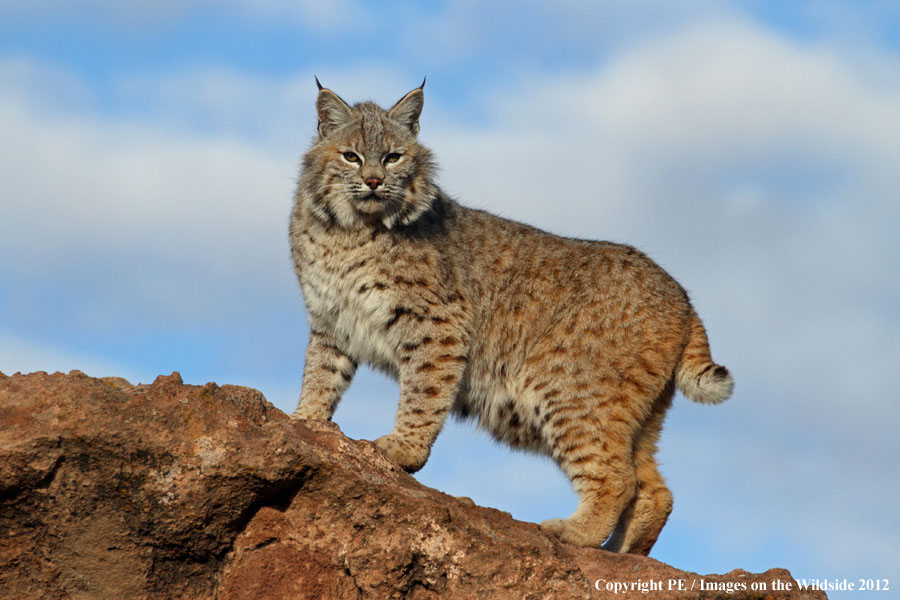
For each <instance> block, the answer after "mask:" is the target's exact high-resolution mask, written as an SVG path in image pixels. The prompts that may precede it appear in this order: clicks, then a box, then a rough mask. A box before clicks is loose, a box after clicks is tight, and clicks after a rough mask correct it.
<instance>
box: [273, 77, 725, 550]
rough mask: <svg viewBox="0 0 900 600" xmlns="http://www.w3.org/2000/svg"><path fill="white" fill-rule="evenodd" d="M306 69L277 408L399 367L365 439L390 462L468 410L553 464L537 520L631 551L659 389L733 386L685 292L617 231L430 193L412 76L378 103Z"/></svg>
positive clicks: (320, 401)
mask: <svg viewBox="0 0 900 600" xmlns="http://www.w3.org/2000/svg"><path fill="white" fill-rule="evenodd" d="M316 84H317V85H318V88H319V92H318V98H317V100H316V109H317V113H318V135H317V137H316V138H315V140H314V142H313V144H312V147H311V148H310V149H309V151H308V152H307V153H306V155H305V156H304V158H303V163H302V170H301V174H300V180H299V184H298V186H297V192H296V197H295V205H294V208H293V212H292V214H291V221H290V244H291V253H292V258H293V261H294V265H295V267H296V272H297V277H298V278H299V280H300V285H301V287H302V290H303V297H304V300H305V302H306V306H307V309H308V311H309V323H310V328H311V332H310V337H309V346H308V347H307V350H306V364H305V367H304V370H303V388H302V392H301V395H300V403H299V406H298V407H297V410H296V411H295V412H294V415H293V416H294V417H295V418H303V419H330V418H331V417H332V415H333V413H334V410H335V408H336V406H337V403H338V401H339V400H340V398H341V394H342V393H343V392H344V390H345V389H346V388H347V386H348V385H349V384H350V380H351V379H352V377H353V374H354V372H355V371H356V367H357V365H358V364H359V363H367V364H369V365H372V366H374V367H375V368H378V369H380V370H382V371H384V372H386V373H388V374H389V375H391V376H392V377H393V378H394V379H396V380H397V381H398V382H399V384H400V400H399V406H398V409H397V416H396V423H395V425H394V429H393V431H392V432H391V433H390V434H389V435H385V436H382V437H380V438H378V439H377V440H376V441H375V444H376V445H377V446H378V448H380V449H381V450H382V451H383V452H384V454H386V455H387V456H388V457H389V458H390V459H392V460H393V461H395V462H396V463H397V464H398V465H400V466H401V467H403V468H404V469H406V470H407V471H410V472H413V471H416V470H418V469H420V468H421V467H422V466H423V465H424V464H425V461H426V460H427V459H428V456H429V453H430V451H431V445H432V444H433V443H434V440H435V438H436V437H437V435H438V433H439V432H440V431H441V428H442V427H443V424H444V420H445V419H446V417H447V415H448V413H451V412H452V413H453V414H454V415H456V416H458V417H462V418H466V417H468V418H473V419H476V420H477V421H478V424H479V425H480V426H481V427H483V428H484V429H486V430H488V431H489V432H490V433H491V434H493V436H494V437H495V438H496V439H498V440H501V441H504V442H506V443H508V444H510V445H511V446H513V447H515V448H521V449H526V450H531V451H535V452H539V453H542V454H547V455H550V456H551V457H552V458H553V459H554V460H555V461H556V462H557V464H559V466H560V467H561V468H562V469H563V471H564V472H565V473H566V475H567V476H568V477H569V479H570V480H571V482H572V485H573V487H574V489H575V491H576V492H577V493H578V495H579V504H578V507H577V509H576V510H575V512H574V513H573V514H572V515H571V516H570V517H569V518H567V519H550V520H548V521H545V522H543V523H541V526H542V527H543V528H544V530H545V531H548V532H550V533H551V534H553V535H555V536H557V537H558V538H559V539H561V540H563V541H565V542H570V543H573V544H577V545H582V546H593V547H601V545H602V547H603V548H606V549H608V550H612V551H615V552H632V553H640V554H647V553H649V552H650V548H651V547H652V546H653V544H654V543H655V542H656V539H657V537H658V535H659V532H660V530H661V529H662V527H663V525H665V522H666V520H667V519H668V516H669V513H670V512H671V510H672V494H671V493H670V492H669V490H668V488H667V487H666V485H665V483H664V482H663V479H662V477H661V476H660V474H659V471H658V470H657V465H656V461H655V459H654V453H655V452H656V443H657V439H658V437H659V432H660V429H661V428H662V422H663V418H664V416H665V413H666V410H667V409H668V408H669V406H670V404H671V402H672V396H673V394H674V391H675V388H676V387H677V388H678V389H680V390H681V391H682V392H683V393H684V394H685V395H686V396H687V397H688V398H690V399H691V400H694V401H696V402H701V403H707V404H715V403H718V402H722V401H724V400H725V399H727V398H728V397H729V396H730V395H731V392H732V389H733V386H734V383H733V380H732V378H731V375H730V374H729V372H728V370H727V369H726V368H725V367H722V366H719V365H716V364H715V363H714V362H712V359H711V358H710V352H709V345H708V342H707V337H706V331H705V330H704V328H703V324H702V323H701V321H700V318H699V317H698V316H697V314H696V312H694V309H693V308H692V307H691V304H690V302H689V300H688V297H687V294H686V293H685V291H684V290H683V289H682V288H681V286H680V285H679V284H678V283H677V282H675V280H673V279H672V278H671V277H670V276H669V275H668V274H667V273H666V272H665V271H663V270H662V268H660V267H659V266H658V265H656V264H655V263H654V262H653V261H651V260H650V259H649V258H648V257H647V256H646V255H644V254H642V253H641V252H639V251H638V250H635V249H634V248H631V247H629V246H625V245H620V244H614V243H610V242H598V241H587V240H577V239H569V238H563V237H559V236H556V235H552V234H550V233H546V232H543V231H540V230H538V229H535V228H534V227H530V226H528V225H523V224H521V223H517V222H514V221H510V220H506V219H502V218H500V217H496V216H494V215H491V214H489V213H487V212H483V211H480V210H473V209H470V208H466V207H464V206H461V205H460V204H458V203H457V202H456V201H455V200H453V199H452V198H450V197H449V196H447V195H446V194H445V193H444V192H443V191H442V190H441V189H440V188H439V187H438V186H437V185H436V184H435V181H434V177H435V163H434V160H433V158H432V154H431V151H429V150H428V149H427V148H426V147H425V146H423V145H422V144H420V143H419V142H418V141H417V137H416V136H417V134H418V131H419V123H418V121H419V115H420V114H421V112H422V106H423V98H424V92H423V89H424V85H425V83H424V81H423V83H422V86H420V87H418V88H416V89H414V90H412V91H411V92H409V93H408V94H406V95H405V96H404V97H403V98H402V99H400V101H399V102H397V103H396V104H395V105H394V106H393V107H392V108H390V109H389V110H384V109H382V108H380V107H379V106H377V105H376V104H374V103H372V102H362V103H358V104H355V105H353V106H350V105H348V104H347V103H346V102H344V101H343V100H342V99H341V98H340V97H339V96H338V95H336V94H335V93H334V92H332V91H331V90H329V89H326V88H323V87H322V85H321V84H320V83H319V81H318V79H316ZM604 542H605V545H603V544H604Z"/></svg>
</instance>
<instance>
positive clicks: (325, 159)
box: [297, 79, 437, 229]
mask: <svg viewBox="0 0 900 600" xmlns="http://www.w3.org/2000/svg"><path fill="white" fill-rule="evenodd" d="M316 84H318V85H319V96H318V98H317V100H316V111H317V113H318V116H319V128H318V136H317V138H316V139H315V141H314V143H313V146H312V148H310V150H309V152H307V153H306V156H305V157H304V159H303V171H302V173H301V176H300V185H299V188H298V192H297V193H298V195H299V196H300V201H301V202H304V203H306V205H307V206H308V207H309V208H310V209H311V211H312V213H313V214H314V215H315V216H316V217H318V218H320V219H322V220H323V221H326V222H329V223H336V224H338V225H340V226H342V227H348V228H355V227H360V226H371V225H372V224H375V223H381V224H383V225H384V226H385V227H387V228H388V229H390V228H392V227H395V226H397V225H408V224H409V223H412V222H413V221H415V220H416V219H418V218H419V217H420V216H421V215H422V214H423V213H425V212H426V211H427V210H428V209H429V208H430V207H431V203H432V201H433V200H434V197H435V194H436V192H437V188H436V187H435V185H434V183H433V181H432V177H433V175H434V170H435V167H434V163H433V162H432V157H431V152H430V151H429V150H428V149H427V148H425V147H424V146H422V145H420V144H419V143H418V141H417V140H416V134H417V133H418V132H419V115H420V114H421V113H422V105H423V98H424V94H423V88H424V86H425V82H424V81H423V82H422V85H421V86H420V87H418V88H416V89H414V90H413V91H411V92H409V93H408V94H406V95H405V96H404V97H403V98H401V99H400V101H398V102H397V103H396V104H395V105H394V106H393V107H391V108H390V109H389V110H384V109H383V108H381V107H380V106H378V105H377V104H375V103H373V102H360V103H358V104H354V105H353V106H350V105H348V104H347V103H346V102H344V101H343V100H342V99H341V98H340V96H338V95H337V94H335V93H334V92H332V91H331V90H329V89H326V88H323V87H322V85H321V84H319V81H318V79H317V80H316Z"/></svg>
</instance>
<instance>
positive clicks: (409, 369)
mask: <svg viewBox="0 0 900 600" xmlns="http://www.w3.org/2000/svg"><path fill="white" fill-rule="evenodd" d="M429 329H430V328H422V329H420V332H421V333H422V335H421V337H420V338H418V339H417V340H416V341H413V342H409V343H404V344H402V345H401V347H400V378H399V379H400V404H399V406H398V407H397V419H396V421H395V423H394V430H393V431H392V432H391V433H390V434H389V435H385V436H382V437H380V438H378V439H377V440H375V444H376V445H377V446H378V447H379V448H380V449H381V450H382V451H383V452H384V453H385V454H386V455H387V456H388V458H390V459H391V460H393V461H394V462H396V463H397V464H399V465H400V466H401V467H403V468H404V469H405V470H407V471H409V472H410V473H413V472H415V471H418V470H419V469H421V468H422V467H423V466H424V465H425V461H427V460H428V455H429V454H430V453H431V445H432V444H433V443H434V440H435V439H436V438H437V435H438V433H440V431H441V428H442V427H443V426H444V419H446V417H447V413H448V412H449V411H450V408H451V407H452V406H453V401H454V399H455V398H456V394H457V392H458V391H459V386H460V382H461V381H462V377H463V373H464V371H465V368H466V361H467V359H466V348H465V343H464V341H463V339H462V338H461V336H459V335H456V334H455V333H454V332H453V331H452V330H450V329H449V328H447V329H445V330H443V331H441V330H431V331H429ZM425 332H427V334H425Z"/></svg>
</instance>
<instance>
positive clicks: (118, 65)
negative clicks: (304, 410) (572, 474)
mask: <svg viewBox="0 0 900 600" xmlns="http://www.w3.org/2000/svg"><path fill="white" fill-rule="evenodd" d="M314 76H318V78H319V79H320V80H321V81H322V83H323V84H324V85H326V86H327V87H330V88H332V89H334V90H335V91H337V92H338V93H339V94H340V95H341V96H342V97H344V98H345V99H347V100H351V101H361V100H367V99H372V100H375V101H377V102H379V103H381V104H382V105H390V104H392V103H393V102H395V101H396V100H397V99H399V98H400V97H402V96H403V95H404V94H405V93H406V92H407V91H409V90H411V89H412V88H414V87H417V86H418V85H419V84H420V82H421V81H422V78H423V77H424V76H427V78H428V79H427V84H426V87H425V110H424V113H423V115H422V118H421V133H420V135H419V137H420V140H421V141H422V142H423V143H424V144H426V145H427V146H429V147H430V148H431V149H432V150H433V151H434V153H435V156H436V158H437V160H438V162H439V164H440V166H441V172H440V183H441V186H442V187H443V189H444V190H445V191H446V192H448V193H450V194H451V195H453V196H454V197H456V198H457V199H458V200H459V201H460V202H461V203H463V204H465V205H468V206H472V207H477V208H483V209H486V210H490V211H491V212H494V213H496V214H499V215H501V216H504V217H508V218H512V219H516V220H519V221H524V222H527V223H530V224H533V225H536V226H538V227H541V228H544V229H546V230H549V231H552V232H554V233H557V234H560V235H567V236H576V237H585V238H594V239H606V240H612V241H617V242H625V243H630V244H633V245H635V246H637V247H639V248H641V249H642V250H644V251H645V252H647V253H648V254H650V256H651V257H653V258H654V259H655V260H656V261H657V262H659V263H660V264H661V265H662V266H663V267H664V268H666V269H667V270H668V271H669V272H670V273H672V274H673V276H674V277H675V278H676V279H678V280H679V281H680V282H681V283H682V284H683V285H684V286H685V288H686V289H688V290H689V292H690V294H691V297H692V299H693V301H694V304H695V306H696V307H697V309H698V312H699V314H700V315H701V317H702V318H703V319H704V322H705V324H706V326H707V330H708V331H709V336H710V342H711V345H712V350H713V356H714V358H715V359H716V361H717V362H719V363H721V364H725V365H727V366H728V368H729V369H730V370H731V371H732V373H733V374H734V377H735V380H736V391H735V394H734V396H733V397H732V399H731V400H729V401H728V402H727V403H725V404H723V405H721V406H716V407H708V406H698V405H695V404H692V403H690V402H688V401H687V400H685V399H684V398H683V397H682V396H680V395H679V396H677V398H676V401H675V404H674V406H673V408H672V409H671V411H670V413H669V417H668V420H667V425H666V428H665V429H664V431H663V435H662V441H661V444H660V445H661V448H660V453H659V460H660V463H661V465H662V467H661V469H662V472H663V475H664V476H665V477H666V479H667V482H668V484H669V486H670V487H671V489H672V490H673V493H674V496H675V509H674V512H673V514H672V516H671V518H670V519H669V523H668V525H667V526H666V528H665V529H664V530H663V533H662V535H661V537H660V539H659V542H658V544H657V546H656V547H655V548H654V550H653V553H652V556H654V557H655V558H657V559H659V560H661V561H664V562H667V563H670V564H673V565H675V566H677V567H679V568H682V569H687V570H691V571H694V572H699V573H711V572H719V573H724V572H727V571H729V570H731V569H734V568H743V569H746V570H749V571H763V570H766V569H768V568H770V567H775V566H778V567H785V568H788V569H790V570H791V571H792V573H793V574H794V576H795V577H798V578H819V579H840V580H843V579H847V580H850V581H855V582H857V583H858V580H859V579H888V580H889V582H890V584H891V585H892V586H893V588H892V589H894V588H900V516H898V512H897V510H896V501H897V500H896V499H897V498H898V497H900V472H898V467H897V457H898V456H900V436H897V433H896V432H897V426H898V422H900V419H898V417H900V403H898V399H900V394H898V392H900V385H898V383H897V381H898V377H897V374H898V372H900V277H898V272H900V268H898V267H900V235H898V232H900V198H898V196H900V194H898V190H900V168H898V166H900V5H898V4H897V3H896V2H879V1H864V2H849V1H848V2H839V1H832V0H819V1H815V2H813V1H797V2H790V3H787V2H779V1H755V2H751V1H749V0H748V1H743V2H740V1H728V0H721V1H704V0H685V1H682V2H677V3H675V2H668V1H662V0H646V1H640V2H634V1H625V0H613V1H607V2H587V1H584V2H583V1H577V0H560V1H558V2H553V3H550V2H538V1H536V0H523V1H519V2H512V1H509V0H498V1H496V2H491V3H485V2H473V1H464V0H457V1H447V2H437V1H430V2H420V3H408V2H399V1H387V2H364V1H362V0H336V1H332V2H314V1H311V0H293V1H289V0H253V1H251V0H227V1H225V0H220V1H218V2H212V1H211V0H179V1H175V0H156V1H154V2H129V3H123V2H118V1H113V0H85V1H84V2H80V3H78V6H77V8H76V7H74V6H73V3H71V2H63V1H61V0H30V1H25V0H22V1H10V0H0V90H2V93H0V139H2V142H3V143H2V144H0V371H3V372H4V373H7V374H10V373H14V372H17V371H21V372H30V371H36V370H41V371H48V372H54V371H64V372H65V371H68V370H70V369H79V370H82V371H84V372H86V373H88V374H89V375H94V376H107V375H116V376H123V377H126V378H127V379H129V380H130V381H132V382H134V383H137V382H144V383H149V382H151V381H153V379H154V378H155V377H156V376H157V375H159V374H168V373H170V372H172V371H179V372H180V373H181V374H182V376H183V378H184V379H185V381H186V382H188V383H194V384H203V383H205V382H207V381H216V382H218V383H220V384H224V383H230V384H238V385H248V386H252V387H255V388H257V389H259V390H261V391H262V392H263V393H264V394H265V395H266V397H267V398H268V399H269V400H270V401H272V402H273V403H274V404H275V405H276V406H278V407H279V408H281V409H282V410H285V411H287V412H290V411H292V410H293V408H294V407H295V406H296V401H297V398H298V396H299V392H300V377H301V373H302V365H303V355H304V349H305V345H306V340H307V337H308V331H309V329H308V325H307V322H306V318H305V309H304V305H303V300H302V296H301V294H300V290H299V286H298V285H297V282H296V278H295V276H294V273H293V269H292V266H291V263H290V257H289V249H288V243H287V224H288V215H289V212H290V207H291V202H292V194H293V187H294V185H295V183H296V179H297V174H298V161H299V157H300V156H301V155H302V153H303V152H304V151H305V149H306V148H307V147H308V146H309V144H310V141H311V139H312V136H313V134H314V132H315V112H314V101H315V95H316V86H315V82H314V79H313V77H314ZM397 394H398V389H397V387H396V385H395V384H394V383H393V382H391V381H389V380H387V379H386V378H384V377H383V376H381V375H379V374H376V373H374V372H372V371H370V370H368V369H361V370H360V372H359V373H358V374H357V376H356V379H355V380H354V383H353V385H352V386H351V388H350V390H349V391H348V392H347V394H346V395H345V398H344V401H343V402H342V404H341V405H340V407H339V409H338V411H337V413H336V415H335V420H336V422H337V423H338V424H339V425H340V426H341V428H342V429H343V431H344V432H345V433H346V434H347V435H349V436H351V437H353V438H363V439H374V438H376V437H378V436H380V435H382V434H384V433H387V432H388V431H390V429H391V426H392V421H393V416H394V412H395V410H396V398H397ZM416 477H417V478H418V479H419V480H420V481H421V482H423V483H424V484H426V485H429V486H432V487H435V488H437V489H439V490H442V491H445V492H447V493H450V494H453V495H457V496H468V497H471V498H473V499H474V500H475V501H476V502H478V503H479V504H482V505H486V506H491V507H495V508H499V509H501V510H505V511H509V512H510V513H512V514H513V516H514V517H516V518H518V519H522V520H526V521H536V522H539V521H541V520H544V519H547V518H552V517H560V516H566V515H568V514H569V513H570V512H571V511H572V510H573V509H574V507H575V504H576V498H575V495H574V494H573V493H572V491H571V488H570V486H569V483H568V482H567V480H566V479H565V477H564V476H563V475H562V473H561V472H559V470H558V469H557V467H556V466H555V465H553V464H552V463H551V462H550V461H549V460H548V459H546V458H542V457H538V456H535V455H530V454H522V453H515V452H512V451H510V450H507V449H506V448H504V447H503V446H500V445H498V444H495V443H494V442H492V441H491V440H490V438H489V437H488V435H487V434H486V433H484V432H481V431H478V430H476V429H475V428H474V427H473V426H472V425H471V424H467V423H458V422H450V423H448V424H447V426H446V427H445V429H444V431H443V432H442V434H441V435H440V437H439V438H438V441H437V443H436V445H435V448H434V450H433V452H432V456H431V459H430V460H429V463H428V464H427V465H426V467H425V468H424V469H423V470H422V471H421V472H420V473H417V474H416ZM866 595H867V594H865V593H862V592H853V593H845V594H840V593H832V594H831V595H830V597H833V598H842V597H845V598H859V597H864V596H866ZM872 596H873V597H883V596H882V595H880V594H872Z"/></svg>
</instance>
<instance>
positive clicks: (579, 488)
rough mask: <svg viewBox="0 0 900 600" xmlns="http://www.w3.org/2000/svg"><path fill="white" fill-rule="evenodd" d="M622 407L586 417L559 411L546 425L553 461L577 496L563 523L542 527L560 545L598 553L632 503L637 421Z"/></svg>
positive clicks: (603, 409) (613, 404) (619, 404)
mask: <svg viewBox="0 0 900 600" xmlns="http://www.w3.org/2000/svg"><path fill="white" fill-rule="evenodd" d="M627 406H628V403H627V402H609V403H605V404H603V405H601V406H600V407H599V408H595V409H594V410H593V411H590V412H589V413H588V414H584V412H585V411H580V414H577V413H573V412H572V411H568V412H561V413H559V414H558V415H555V416H554V418H552V419H550V421H549V423H548V424H549V425H550V427H549V431H552V432H555V435H553V436H552V437H551V438H550V439H551V449H552V453H553V458H554V459H556V461H557V462H558V463H559V465H560V466H561V467H562V469H563V470H564V471H565V473H566V475H568V477H569V479H570V480H571V482H572V487H573V488H575V491H576V492H577V493H578V498H579V504H578V507H577V508H576V509H575V512H574V513H572V515H571V516H569V517H568V518H567V519H550V520H548V521H544V522H543V523H541V527H542V528H544V529H545V530H547V531H549V532H550V533H552V534H554V535H555V536H556V537H558V538H559V539H560V540H562V541H564V542H568V543H570V544H575V545H578V546H590V547H594V548H599V547H600V546H601V545H602V544H603V542H604V541H606V539H607V538H608V537H609V535H610V534H611V533H612V531H613V529H614V528H615V526H616V523H617V522H618V521H619V518H620V516H621V515H622V513H623V512H624V511H625V510H626V508H627V507H628V506H629V504H631V501H632V500H633V499H634V495H635V491H636V489H637V478H636V475H635V470H634V462H633V459H632V454H631V450H632V445H633V437H634V430H635V429H636V428H637V423H638V422H639V421H638V419H636V418H635V415H632V414H630V412H631V411H629V410H628V409H627Z"/></svg>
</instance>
